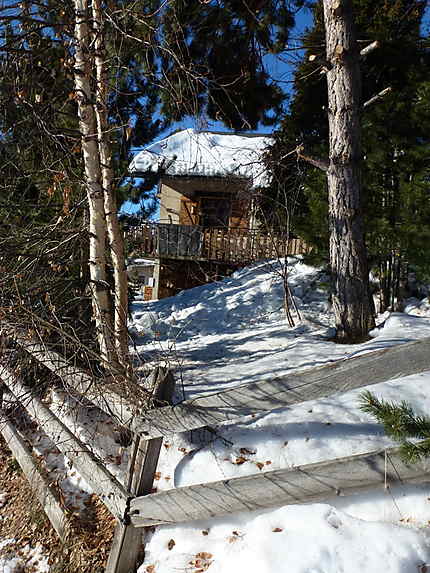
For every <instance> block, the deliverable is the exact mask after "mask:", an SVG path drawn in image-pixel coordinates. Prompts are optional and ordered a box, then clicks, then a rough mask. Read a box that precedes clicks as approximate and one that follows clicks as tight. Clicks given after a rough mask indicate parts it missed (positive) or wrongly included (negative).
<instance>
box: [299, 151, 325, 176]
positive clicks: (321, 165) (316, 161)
mask: <svg viewBox="0 0 430 573" xmlns="http://www.w3.org/2000/svg"><path fill="white" fill-rule="evenodd" d="M302 150H303V145H300V146H299V147H297V149H296V151H297V157H298V158H299V159H303V161H306V162H307V163H310V164H311V165H313V166H314V167H318V169H321V171H327V170H328V166H329V164H328V161H327V160H326V159H320V158H318V157H311V156H310V155H305V154H303V153H302Z"/></svg>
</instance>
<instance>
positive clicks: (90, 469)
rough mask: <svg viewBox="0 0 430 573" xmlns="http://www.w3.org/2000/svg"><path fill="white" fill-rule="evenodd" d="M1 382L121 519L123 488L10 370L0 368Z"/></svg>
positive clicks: (112, 511)
mask: <svg viewBox="0 0 430 573" xmlns="http://www.w3.org/2000/svg"><path fill="white" fill-rule="evenodd" d="M0 379H1V380H2V382H4V384H5V385H6V386H7V387H8V388H9V390H10V391H11V393H12V394H13V395H14V396H15V398H16V399H17V401H18V402H19V403H20V404H21V405H22V406H23V407H24V408H25V409H26V410H27V412H28V413H29V414H30V416H31V417H32V418H34V419H35V420H36V421H37V423H38V424H39V425H40V427H41V428H42V429H43V431H44V433H45V434H46V435H47V436H48V437H49V438H50V439H51V440H52V441H53V442H54V444H55V445H56V447H57V448H58V449H59V450H60V452H61V453H62V454H63V455H65V456H67V458H68V459H69V460H70V461H71V462H72V463H73V465H74V466H75V467H76V468H77V470H78V472H79V473H80V474H81V476H82V477H83V478H84V479H85V480H86V481H87V482H88V484H89V485H90V486H91V488H92V489H93V491H94V493H95V494H97V495H98V496H99V497H100V499H101V501H102V502H103V503H104V504H105V505H106V507H107V508H108V509H109V511H110V512H111V513H112V515H114V516H115V517H117V518H119V519H123V518H124V515H125V510H126V506H127V503H128V498H129V494H128V492H127V491H126V489H125V488H124V486H123V485H122V484H120V482H119V481H118V480H117V479H116V478H115V477H114V476H113V475H112V474H111V473H110V472H109V471H108V470H107V469H106V468H105V467H104V465H103V464H102V463H101V462H100V461H99V460H98V459H97V457H96V456H95V455H94V454H93V453H92V452H91V451H90V450H89V449H88V448H87V447H86V446H85V444H84V443H83V442H81V441H80V440H79V438H77V437H76V436H75V435H74V434H73V433H72V432H71V430H69V429H68V428H67V426H65V425H64V424H63V422H61V421H60V420H59V419H58V418H57V417H56V416H55V414H54V413H53V412H51V410H49V408H47V407H46V406H45V405H44V404H43V403H42V402H41V401H40V400H39V398H37V397H36V396H34V395H33V394H32V393H31V389H30V388H28V387H27V386H26V385H25V384H24V383H23V382H22V381H21V380H20V379H19V378H18V377H17V376H16V375H15V374H14V373H13V372H12V371H11V370H9V369H8V368H6V367H1V368H0Z"/></svg>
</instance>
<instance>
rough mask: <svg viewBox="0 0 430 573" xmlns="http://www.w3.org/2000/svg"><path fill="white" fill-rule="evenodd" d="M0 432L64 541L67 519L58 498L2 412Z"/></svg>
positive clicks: (52, 486)
mask: <svg viewBox="0 0 430 573" xmlns="http://www.w3.org/2000/svg"><path fill="white" fill-rule="evenodd" d="M0 432H1V434H2V436H3V438H4V439H5V441H6V444H7V446H8V448H9V449H10V451H11V452H12V455H13V457H14V458H15V459H16V461H17V462H18V463H19V465H20V467H21V469H22V471H23V473H24V475H25V477H26V478H27V480H28V482H29V484H30V487H31V489H32V490H33V493H34V495H35V496H36V499H37V500H38V501H39V503H40V505H41V506H42V509H43V511H44V512H45V513H46V515H47V517H48V519H49V521H50V522H51V524H52V527H53V528H54V529H55V531H56V532H57V534H58V536H59V537H60V539H63V540H64V539H65V538H66V534H67V517H66V513H65V511H64V509H63V507H62V505H61V502H60V496H59V495H58V492H57V490H56V489H55V487H54V485H52V484H51V483H49V480H48V479H47V478H46V477H45V475H44V474H43V473H42V472H41V471H40V470H39V468H38V467H37V465H36V461H35V459H34V458H33V456H32V455H31V452H30V450H29V448H28V447H27V445H26V443H25V441H24V440H23V438H22V437H21V436H20V435H19V433H18V431H17V429H16V428H15V427H14V426H13V424H12V423H11V422H10V421H9V420H8V419H7V416H6V414H5V413H4V412H3V411H0Z"/></svg>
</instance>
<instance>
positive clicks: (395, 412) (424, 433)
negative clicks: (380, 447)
mask: <svg viewBox="0 0 430 573" xmlns="http://www.w3.org/2000/svg"><path fill="white" fill-rule="evenodd" d="M360 398H361V399H360V403H361V405H360V407H361V409H362V410H363V412H366V413H368V414H371V415H372V416H373V417H374V418H376V420H377V421H378V422H379V423H380V424H383V426H384V430H385V432H386V434H387V435H388V436H389V437H390V438H393V439H394V440H395V441H396V442H399V443H400V444H401V453H402V456H403V458H404V459H405V460H406V461H408V462H416V461H418V460H420V459H422V458H427V457H429V456H430V418H429V417H428V416H422V415H419V414H416V413H415V412H414V411H413V408H412V407H411V406H410V404H408V403H407V402H405V401H403V402H401V403H400V404H396V403H394V402H388V401H386V400H381V399H379V398H377V397H376V396H375V395H374V394H372V393H371V392H369V391H366V392H363V393H362V394H361V397H360ZM410 439H418V440H421V441H419V442H418V443H416V442H411V441H410Z"/></svg>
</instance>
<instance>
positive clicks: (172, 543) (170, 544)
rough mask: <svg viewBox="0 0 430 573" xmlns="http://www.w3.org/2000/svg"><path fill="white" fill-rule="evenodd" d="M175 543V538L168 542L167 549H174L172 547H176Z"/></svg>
mask: <svg viewBox="0 0 430 573" xmlns="http://www.w3.org/2000/svg"><path fill="white" fill-rule="evenodd" d="M175 545H176V542H175V540H174V539H171V540H170V541H169V543H168V544H167V549H168V550H169V551H172V549H173V548H174V547H175Z"/></svg>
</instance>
